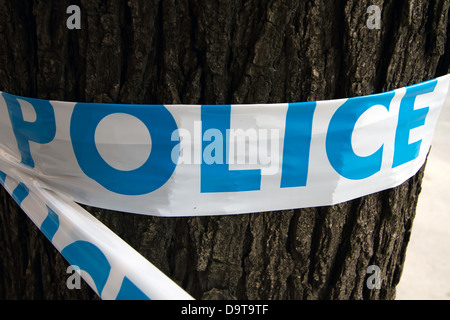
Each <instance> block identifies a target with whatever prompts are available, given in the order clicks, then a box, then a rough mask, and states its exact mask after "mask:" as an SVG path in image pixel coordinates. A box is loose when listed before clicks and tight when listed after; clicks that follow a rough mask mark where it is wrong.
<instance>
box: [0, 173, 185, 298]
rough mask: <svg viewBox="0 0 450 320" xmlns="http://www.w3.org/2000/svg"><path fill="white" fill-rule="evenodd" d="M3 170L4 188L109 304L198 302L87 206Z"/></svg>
mask: <svg viewBox="0 0 450 320" xmlns="http://www.w3.org/2000/svg"><path fill="white" fill-rule="evenodd" d="M16 177H18V178H19V179H20V181H21V182H18V181H17V180H15V179H13V178H11V177H10V176H7V175H6V174H4V173H3V172H1V171H0V183H1V184H2V185H3V186H4V187H5V189H6V190H7V191H8V192H9V193H10V194H11V196H12V197H13V198H14V200H15V201H16V202H17V203H18V204H19V205H20V207H21V208H22V209H23V211H24V212H25V213H26V214H27V215H28V217H29V218H30V219H31V220H32V221H33V223H34V224H35V225H36V226H38V227H39V229H40V230H41V231H42V233H43V234H44V235H45V236H46V237H47V238H48V240H50V241H51V242H52V244H53V245H54V246H55V248H56V249H57V250H58V251H59V252H60V253H61V254H62V256H63V257H64V258H65V259H66V260H67V261H68V262H69V263H70V264H71V265H73V266H77V267H78V268H79V270H80V275H81V276H82V277H83V279H84V280H85V281H86V282H87V283H88V284H89V286H90V287H91V288H92V289H93V290H94V291H95V292H96V293H97V295H98V296H99V297H101V298H102V299H106V300H150V299H152V300H190V299H192V297H191V296H190V295H189V294H188V293H186V292H185V291H184V290H183V289H182V288H180V287H179V286H178V285H177V284H176V283H175V282H173V281H172V280H171V279H170V278H168V277H167V276H166V275H165V274H163V273H162V272H161V271H160V270H159V269H157V268H156V267H155V266H154V265H153V264H151V263H150V262H149V261H148V260H146V259H145V258H144V257H143V256H142V255H141V254H139V253H138V252H137V251H135V250H134V249H133V248H132V247H130V246H129V245H128V244H127V243H126V242H125V241H123V240H122V239H121V238H120V237H118V236H117V235H116V234H115V233H114V232H112V231H111V230H110V229H108V228H107V227H106V226H105V225H103V224H102V223H101V222H100V221H98V220H97V219H95V218H94V217H93V216H92V215H91V214H89V213H88V212H86V211H85V210H84V209H83V208H82V207H80V206H79V205H77V204H76V203H74V202H73V201H71V200H70V199H64V198H63V197H62V196H61V195H59V194H58V193H57V192H54V191H52V190H46V189H45V188H41V186H40V184H39V181H37V180H36V179H34V178H32V177H30V176H29V175H27V174H26V173H25V174H22V173H21V172H17V175H16Z"/></svg>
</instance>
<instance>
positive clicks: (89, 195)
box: [0, 75, 450, 298]
mask: <svg viewBox="0 0 450 320" xmlns="http://www.w3.org/2000/svg"><path fill="white" fill-rule="evenodd" d="M449 83H450V75H446V76H442V77H439V78H437V79H433V80H429V81H425V82H422V83H419V84H415V85H411V86H408V87H405V88H400V89H396V90H393V91H389V92H384V93H379V94H374V95H369V96H361V97H355V98H348V99H338V100H330V101H313V102H300V103H281V104H257V105H250V104H245V105H124V104H101V103H76V102H61V101H47V100H41V99H32V98H26V97H19V96H14V95H11V94H8V93H1V94H0V171H1V172H2V173H1V174H0V179H1V180H2V181H3V183H4V185H5V187H6V189H7V190H8V191H9V192H10V193H11V194H12V196H13V197H14V198H15V199H16V201H18V203H19V204H20V205H21V206H22V208H23V209H24V211H25V212H26V213H27V214H28V215H29V216H30V218H31V219H32V220H33V221H34V222H35V223H36V225H37V226H39V227H40V228H41V230H43V232H44V233H45V234H46V235H47V237H49V239H50V240H51V241H52V242H53V243H54V244H55V246H56V247H57V248H58V250H60V251H61V253H62V254H63V255H64V256H65V257H66V258H67V257H75V258H73V259H74V260H79V259H82V260H83V259H85V260H83V261H85V263H86V266H87V267H86V268H88V269H89V270H90V271H87V272H86V273H88V274H89V275H90V277H91V278H92V280H91V283H92V284H93V287H94V288H95V290H96V291H97V292H98V293H99V295H100V296H101V297H102V298H103V297H107V298H114V297H116V296H119V297H120V296H121V294H120V293H122V292H124V291H125V292H132V293H131V294H138V292H142V294H144V295H146V296H148V297H149V298H152V297H151V296H150V295H151V292H153V291H152V290H153V289H155V290H157V287H158V286H160V284H159V283H158V284H157V285H156V286H155V285H154V283H153V282H152V281H150V280H149V278H151V277H150V276H149V275H148V274H149V273H148V270H147V269H148V268H151V269H152V268H154V267H152V266H151V265H150V264H149V263H148V262H145V261H143V260H145V259H143V258H142V257H140V255H139V254H137V253H136V252H135V251H133V250H132V249H131V248H129V247H128V246H127V245H126V244H125V243H122V242H121V240H120V239H117V238H116V236H115V235H114V234H113V233H112V232H111V231H109V230H108V229H107V228H106V227H104V226H103V225H102V224H101V223H100V222H99V221H97V220H95V219H94V218H93V217H91V216H90V215H89V214H88V213H87V212H85V211H84V210H83V209H82V208H81V207H80V206H78V205H77V204H76V202H78V203H83V204H86V205H91V206H95V207H101V208H105V209H111V210H117V211H125V212H130V213H138V214H146V215H158V216H168V217H170V216H172V217H173V216H200V215H224V214H242V213H250V212H264V211H274V210H282V209H291V208H303V207H314V206H326V205H333V204H336V203H340V202H344V201H348V200H351V199H354V198H358V197H361V196H364V195H368V194H371V193H374V192H378V191H382V190H385V189H388V188H392V187H395V186H397V185H399V184H401V183H403V182H404V181H406V180H407V179H409V178H410V177H412V176H413V175H414V174H415V173H416V172H417V171H418V170H419V169H420V168H421V166H422V165H423V164H424V162H425V159H426V156H427V153H428V151H429V149H430V146H431V142H432V137H433V132H434V128H435V126H436V123H437V121H438V117H439V113H440V110H441V108H442V106H443V104H444V101H445V99H446V96H447V93H448V89H449ZM8 181H11V182H8ZM94 229H95V230H96V231H95V232H94ZM69 230H70V231H69ZM74 230H78V231H77V232H75V231H74ZM98 230H102V232H98ZM110 239H115V240H110ZM113 242H118V243H121V244H120V245H119V247H120V246H122V247H123V251H122V252H121V251H120V250H117V248H116V245H114V246H112V247H111V243H113ZM114 251H116V252H118V254H117V255H116V254H115V253H114ZM95 252H96V253H95ZM94 253H95V254H94ZM89 254H91V255H95V258H92V257H87V256H86V255H88V256H89ZM128 254H129V255H130V256H133V257H134V258H133V259H136V260H139V261H141V262H140V263H137V262H135V261H133V259H129V258H128ZM83 255H84V258H79V257H81V256H83ZM125 257H127V258H125ZM86 261H89V262H86ZM128 261H133V262H132V263H129V262H128ZM69 262H71V263H72V261H70V259H69ZM73 264H75V263H73ZM80 264H82V263H81V262H80ZM94 265H95V267H94ZM136 266H138V267H136ZM134 268H136V269H137V270H138V271H137V273H135V271H134V270H133V271H132V272H131V273H130V274H129V273H128V272H129V271H130V270H132V269H134ZM152 270H153V269H152ZM139 272H141V273H139ZM155 272H156V273H157V272H159V271H156V270H155ZM93 273H94V274H95V276H93V275H92V274H93ZM107 274H109V277H108V276H107ZM146 274H147V276H144V275H146ZM112 275H114V277H113V276H112ZM141 276H142V277H141ZM155 278H158V277H155ZM166 280H167V279H166ZM166 280H164V281H166ZM110 282H111V284H110ZM169 282H170V281H169ZM167 285H168V286H169V287H170V285H169V284H167ZM175 287H176V286H175ZM107 288H111V290H107ZM123 288H125V289H123ZM177 290H178V289H174V291H173V292H172V293H170V295H171V294H173V296H171V298H176V297H177V294H178V293H177V292H179V291H177ZM167 292H168V291H167ZM179 294H180V296H181V297H185V293H184V292H183V291H182V290H181V293H179ZM186 296H187V295H186Z"/></svg>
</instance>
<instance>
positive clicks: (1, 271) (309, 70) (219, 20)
mask: <svg viewBox="0 0 450 320" xmlns="http://www.w3.org/2000/svg"><path fill="white" fill-rule="evenodd" d="M70 4H77V5H79V6H80V8H81V16H82V21H81V30H69V29H67V27H66V19H67V18H68V14H66V8H67V7H68V6H69V5H70ZM369 5H378V6H379V7H380V8H381V9H382V16H381V29H369V28H368V27H367V26H366V20H367V18H368V14H367V12H366V10H367V8H368V6H369ZM449 7H450V1H448V0H445V1H444V0H431V1H425V0H416V1H412V0H411V1H383V0H373V1H372V0H370V1H369V0H362V1H361V0H347V1H344V0H340V1H331V0H330V1H323V0H311V1H294V0H285V1H280V0H247V1H245V0H228V1H225V0H224V1H212V0H189V1H188V0H186V1H175V0H152V1H149V0H129V1H125V0H123V1H121V0H105V1H101V0H95V1H94V0H89V1H87V0H82V1H81V2H80V1H79V0H78V1H68V0H63V1H62V0H51V1H49V0H45V1H43V0H34V1H31V0H28V1H27V0H16V1H7V0H1V1H0V90H2V91H5V92H9V93H12V94H17V95H24V96H29V97H38V98H44V99H58V100H70V101H86V102H114V103H149V104H150V103H167V104H173V103H186V104H191V103H192V104H200V103H205V104H222V103H227V104H228V103H271V102H294V101H308V100H326V99H335V98H343V97H351V96H358V95H366V94H372V93H377V92H381V91H386V90H390V89H395V88H399V87H402V86H405V85H409V84H413V83H417V82H420V81H424V80H428V79H432V78H435V77H436V76H440V75H443V74H446V73H448V72H450V68H449V66H450V58H449V55H447V56H445V55H444V53H445V51H446V50H449V49H450V48H449V47H450V41H449V31H450V28H448V13H449ZM423 171H424V168H422V170H420V172H419V173H418V174H417V175H416V176H414V177H413V178H411V179H410V180H408V181H407V182H405V183H404V184H402V185H401V186H399V187H397V188H394V189H391V190H386V191H383V192H380V193H377V194H372V195H369V196H366V197H363V198H360V199H356V200H354V201H350V202H346V203H342V204H338V205H335V206H329V207H321V208H308V209H301V210H298V209H293V210H287V211H280V212H270V213H265V214H260V213H254V214H247V215H235V216H218V217H193V218H157V217H151V216H141V215H132V214H125V213H119V212H111V211H106V210H100V209H96V208H88V209H89V210H90V212H92V214H94V215H95V216H96V217H97V218H99V219H100V220H101V221H102V222H104V223H105V224H106V225H107V226H109V227H110V228H111V229H112V230H113V231H115V232H116V233H117V234H118V235H120V236H121V237H122V238H123V239H124V240H126V241H127V242H128V243H129V244H131V245H132V246H133V247H134V248H136V249H137V250H138V251H139V252H140V253H142V254H143V255H144V256H145V257H146V258H148V259H149V260H150V261H151V262H152V263H154V264H155V265H156V266H157V267H159V268H160V269H161V270H162V271H163V272H165V273H166V274H167V275H169V276H170V277H171V278H172V279H174V280H175V281H176V282H178V283H179V284H180V285H181V286H182V287H183V288H185V289H186V290H187V291H188V292H189V293H190V294H192V295H193V296H194V297H195V298H198V299H392V298H394V297H395V286H396V285H397V283H398V282H399V279H400V276H401V273H402V268H403V263H404V258H405V252H406V248H407V244H408V240H409V236H410V232H411V227H412V223H413V219H414V215H415V208H416V204H417V199H418V195H419V192H420V186H421V180H422V175H423ZM230 235H232V236H230ZM0 256H1V260H0V298H3V299H96V296H95V294H93V292H92V291H91V290H90V289H89V287H87V285H85V284H84V285H83V287H82V289H81V290H68V289H67V288H66V285H65V282H66V279H67V274H66V268H67V266H68V264H67V263H66V261H65V260H64V259H63V258H62V257H61V256H60V255H59V253H58V252H57V251H56V250H55V249H54V248H53V247H52V245H51V244H50V242H48V241H47V240H46V239H45V237H44V236H43V235H42V234H41V233H40V231H39V230H38V229H37V228H36V227H35V226H34V225H33V224H32V222H30V221H29V219H28V218H27V216H26V215H25V214H24V213H23V212H22V211H21V210H20V208H19V207H18V206H17V205H16V204H15V203H14V202H13V200H11V198H10V197H9V195H8V194H7V193H6V192H5V191H4V189H1V190H0ZM369 265H378V266H379V267H380V269H381V279H382V286H381V289H380V290H369V289H368V288H367V287H366V285H365V280H366V278H367V274H366V268H367V267H368V266H369Z"/></svg>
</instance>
